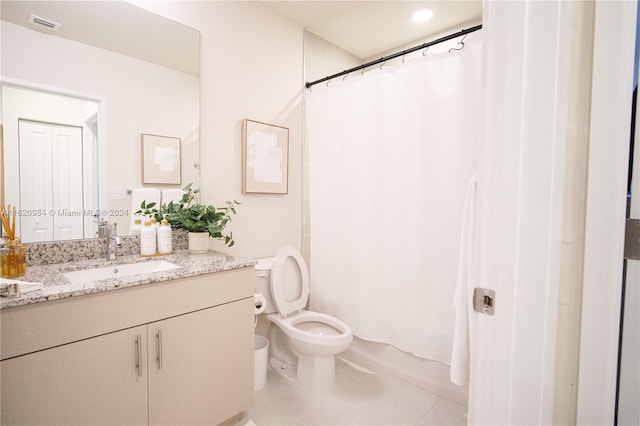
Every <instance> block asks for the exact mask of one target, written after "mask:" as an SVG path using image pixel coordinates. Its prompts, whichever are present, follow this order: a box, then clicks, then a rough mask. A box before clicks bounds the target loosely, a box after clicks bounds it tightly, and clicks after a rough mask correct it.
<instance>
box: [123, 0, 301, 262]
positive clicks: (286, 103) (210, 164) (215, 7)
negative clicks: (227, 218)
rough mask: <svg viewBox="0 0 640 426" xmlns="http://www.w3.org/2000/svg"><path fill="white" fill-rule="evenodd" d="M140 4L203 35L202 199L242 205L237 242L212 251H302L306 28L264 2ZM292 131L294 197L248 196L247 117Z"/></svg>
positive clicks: (266, 253)
mask: <svg viewBox="0 0 640 426" xmlns="http://www.w3.org/2000/svg"><path fill="white" fill-rule="evenodd" d="M133 3H135V4H137V5H139V6H141V7H144V8H147V9H148V10H151V11H154V12H156V13H159V14H161V15H163V16H166V17H168V18H170V19H173V20H175V21H178V22H180V23H183V24H185V25H188V26H190V27H192V28H195V29H197V30H198V31H200V37H201V38H200V66H201V68H200V84H201V96H202V98H201V105H200V118H201V119H200V121H201V123H200V137H201V143H200V160H201V170H200V177H201V182H202V183H201V192H202V197H201V201H203V202H206V203H212V204H214V205H216V206H218V205H224V203H225V201H226V200H233V199H235V200H238V201H240V202H241V203H242V204H241V205H240V206H238V209H237V211H238V214H237V215H236V216H234V217H233V220H232V223H231V228H230V229H231V230H232V231H233V236H234V239H235V241H236V244H235V246H234V247H232V248H225V247H224V245H223V244H222V243H221V242H218V241H215V242H213V243H212V244H211V247H212V248H215V249H218V250H224V251H226V252H229V253H233V254H238V255H242V256H249V257H265V256H272V255H274V254H275V252H276V250H277V249H278V248H279V247H280V246H282V245H285V244H291V245H293V246H295V247H300V244H301V209H302V120H303V117H302V91H303V87H304V82H303V69H302V68H303V50H302V49H303V46H302V43H303V41H302V39H303V29H302V27H300V26H299V25H297V24H295V23H293V22H291V21H289V20H288V19H286V18H283V17H281V16H279V15H276V14H275V13H274V12H272V11H271V10H270V9H268V8H267V7H266V6H263V5H261V4H260V3H259V2H216V1H207V2H198V1H180V2H153V1H151V2H149V1H134V2H133ZM245 118H248V119H252V120H256V121H262V122H266V123H271V124H276V125H279V126H284V127H288V128H289V193H288V194H286V195H268V194H246V195H243V194H242V193H241V182H242V181H241V164H242V163H241V138H242V127H241V126H242V120H243V119H245Z"/></svg>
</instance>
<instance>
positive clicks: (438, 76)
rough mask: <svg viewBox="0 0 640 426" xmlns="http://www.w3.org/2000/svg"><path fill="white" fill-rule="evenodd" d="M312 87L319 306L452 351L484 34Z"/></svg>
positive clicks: (377, 331) (373, 336)
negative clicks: (459, 47)
mask: <svg viewBox="0 0 640 426" xmlns="http://www.w3.org/2000/svg"><path fill="white" fill-rule="evenodd" d="M419 56H420V58H414V59H412V60H407V61H406V63H404V64H403V63H402V61H400V60H398V61H397V62H399V64H397V65H393V66H392V65H385V66H384V67H383V69H382V70H375V71H372V72H369V73H365V74H364V76H360V75H359V74H358V75H357V76H350V77H347V78H346V79H345V80H344V81H343V79H341V78H340V79H337V81H334V82H331V83H330V84H328V85H324V84H322V85H316V86H314V87H313V89H312V91H310V92H308V93H307V98H306V114H307V129H306V134H307V141H308V146H309V163H310V164H309V199H310V241H311V244H310V248H311V253H310V260H311V309H313V310H317V311H320V312H326V313H328V314H330V315H333V316H335V317H337V318H340V319H341V320H343V321H345V322H346V323H347V324H349V325H350V326H351V327H352V329H353V330H354V334H355V335H356V336H358V337H361V338H363V339H366V340H371V341H376V342H383V343H388V344H392V345H394V346H396V347H398V348H400V349H402V350H404V351H407V352H410V353H413V354H414V355H417V356H420V357H424V358H429V359H434V360H439V361H442V362H445V363H447V364H448V363H449V362H450V359H451V347H452V338H453V328H454V317H455V312H454V309H453V306H452V302H453V296H454V290H455V286H456V281H457V277H458V251H459V241H460V228H461V223H462V215H463V206H464V201H465V200H464V198H465V192H466V189H467V184H468V182H469V179H470V178H471V176H472V175H473V174H474V172H475V169H476V159H477V155H478V152H477V145H478V141H479V137H480V127H479V117H480V111H479V106H480V102H479V100H480V87H481V86H480V68H481V67H480V61H481V34H480V33H479V32H478V33H474V34H472V35H470V36H469V37H468V38H467V39H466V40H465V47H464V49H462V50H461V51H456V52H452V53H446V52H445V53H438V54H431V55H427V56H426V57H422V55H419Z"/></svg>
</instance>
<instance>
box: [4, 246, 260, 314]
mask: <svg viewBox="0 0 640 426" xmlns="http://www.w3.org/2000/svg"><path fill="white" fill-rule="evenodd" d="M158 260H163V261H166V262H170V263H173V264H175V265H178V266H180V268H179V269H172V270H167V271H162V272H152V273H145V274H139V275H131V276H124V277H119V278H109V279H105V280H100V281H91V282H84V283H75V284H74V283H71V282H70V281H69V280H68V279H67V278H66V277H65V276H64V275H63V274H64V273H66V272H71V271H78V270H82V269H93V268H103V267H106V266H117V265H121V264H127V263H138V262H152V261H158ZM255 264H256V261H255V260H250V259H242V258H238V257H235V256H231V255H228V254H225V253H220V252H215V251H210V252H208V253H203V254H190V253H189V251H188V250H177V251H175V252H174V253H173V254H170V255H166V256H156V257H151V258H145V257H141V256H140V255H128V256H119V257H118V259H117V260H112V261H107V260H106V259H92V260H81V261H76V262H67V263H56V264H50V265H40V266H29V267H28V268H27V273H26V275H24V276H22V277H19V278H16V279H18V280H20V281H25V282H38V283H42V284H44V287H43V288H42V289H41V290H37V291H32V292H29V293H22V294H21V295H20V297H18V298H15V299H9V298H4V297H3V298H1V299H0V309H5V308H11V307H15V306H23V305H29V304H33V303H41V302H47V301H50V300H58V299H64V298H68V297H76V296H82V295H86V294H92V293H100V292H103V291H111V290H116V289H119V288H129V287H135V286H139V285H144V284H150V283H156V282H161V281H168V280H175V279H180V278H187V277H193V276H197V275H203V274H210V273H214V272H220V271H227V270H232V269H237V268H243V267H247V266H253V265H255Z"/></svg>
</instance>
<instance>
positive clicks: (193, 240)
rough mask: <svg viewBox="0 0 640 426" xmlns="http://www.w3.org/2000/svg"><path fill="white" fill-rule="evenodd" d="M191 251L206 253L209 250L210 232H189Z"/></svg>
mask: <svg viewBox="0 0 640 426" xmlns="http://www.w3.org/2000/svg"><path fill="white" fill-rule="evenodd" d="M189 251H190V252H191V253H206V252H208V251H209V233H208V232H189Z"/></svg>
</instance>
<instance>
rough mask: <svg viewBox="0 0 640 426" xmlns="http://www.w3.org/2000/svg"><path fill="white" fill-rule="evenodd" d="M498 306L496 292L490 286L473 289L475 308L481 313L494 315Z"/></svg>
mask: <svg viewBox="0 0 640 426" xmlns="http://www.w3.org/2000/svg"><path fill="white" fill-rule="evenodd" d="M495 306H496V292H495V291H493V290H490V289H488V288H478V287H476V288H474V289H473V310H474V311H476V312H480V313H481V314H486V315H493V311H494V310H495Z"/></svg>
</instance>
